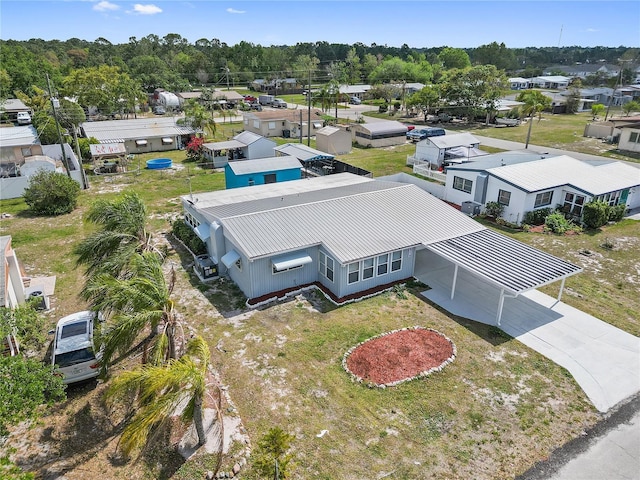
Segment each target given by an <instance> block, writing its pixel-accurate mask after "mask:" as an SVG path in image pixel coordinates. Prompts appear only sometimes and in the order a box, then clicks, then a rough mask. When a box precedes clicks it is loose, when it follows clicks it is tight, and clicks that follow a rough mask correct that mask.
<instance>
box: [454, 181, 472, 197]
mask: <svg viewBox="0 0 640 480" xmlns="http://www.w3.org/2000/svg"><path fill="white" fill-rule="evenodd" d="M472 187H473V182H472V181H471V180H468V179H466V178H462V177H453V188H454V189H455V190H460V191H462V192H465V193H471V188H472Z"/></svg>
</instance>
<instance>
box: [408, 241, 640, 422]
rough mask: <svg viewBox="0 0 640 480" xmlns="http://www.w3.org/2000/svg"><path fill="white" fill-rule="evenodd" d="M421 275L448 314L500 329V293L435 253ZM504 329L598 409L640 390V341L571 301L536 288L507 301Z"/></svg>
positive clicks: (426, 257) (424, 260) (425, 256)
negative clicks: (566, 376) (560, 370)
mask: <svg viewBox="0 0 640 480" xmlns="http://www.w3.org/2000/svg"><path fill="white" fill-rule="evenodd" d="M419 255H420V256H419V257H418V258H419V260H418V259H417V262H416V274H415V275H416V277H417V278H419V279H420V280H421V281H422V282H424V283H426V284H427V285H429V287H431V290H427V291H425V292H423V293H422V295H423V296H424V297H426V298H427V299H429V300H430V301H432V302H434V303H435V304H437V305H439V306H441V307H442V308H444V309H446V310H447V311H449V312H451V313H453V314H455V315H458V316H461V317H465V318H469V319H470V320H475V321H477V322H482V323H485V324H489V325H495V324H496V320H497V312H498V303H499V296H500V292H499V290H498V289H497V287H493V286H491V285H489V284H488V283H486V282H485V281H483V280H482V279H480V278H479V277H476V276H474V275H472V274H471V273H469V272H468V271H466V270H464V269H459V271H458V278H457V284H456V291H455V296H454V298H453V299H451V285H452V282H453V271H454V266H453V264H452V263H450V262H448V261H446V260H444V259H442V258H440V257H438V256H437V255H436V254H434V253H431V252H426V251H422V252H420V253H419ZM500 328H502V330H504V331H505V332H506V333H508V334H509V335H511V336H512V337H514V338H516V339H517V340H519V341H520V342H522V343H524V344H525V345H527V346H528V347H530V348H532V349H533V350H535V351H537V352H539V353H541V354H542V355H544V356H545V357H547V358H549V359H550V360H552V361H554V362H555V363H557V364H558V365H560V366H562V367H564V368H566V369H567V370H568V371H569V372H570V373H571V375H573V377H574V379H575V380H576V382H577V383H578V384H579V385H580V387H581V388H582V389H583V390H584V392H585V393H586V395H587V396H588V397H589V399H590V400H591V402H592V403H593V404H594V406H595V407H596V408H597V409H598V410H599V411H601V412H606V411H608V410H609V409H611V408H612V407H614V406H615V405H616V404H618V403H619V402H621V401H623V400H625V399H626V398H628V397H630V396H631V395H634V394H635V393H637V392H640V339H639V338H637V337H635V336H633V335H631V334H629V333H627V332H624V331H622V330H620V329H618V328H616V327H613V326H612V325H609V324H608V323H605V322H603V321H602V320H599V319H597V318H595V317H593V316H591V315H588V314H586V313H584V312H581V311H580V310H578V309H576V308H573V307H571V306H569V305H567V304H566V303H563V302H559V301H557V300H556V299H555V298H552V297H550V296H548V295H545V294H543V293H541V292H539V291H537V290H531V291H529V292H526V293H524V294H522V295H520V296H518V297H516V298H506V299H505V302H504V309H503V313H502V321H501V325H500Z"/></svg>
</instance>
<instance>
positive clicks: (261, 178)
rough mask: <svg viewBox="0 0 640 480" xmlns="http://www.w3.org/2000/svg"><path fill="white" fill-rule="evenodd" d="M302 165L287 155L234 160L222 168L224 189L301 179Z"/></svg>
mask: <svg viewBox="0 0 640 480" xmlns="http://www.w3.org/2000/svg"><path fill="white" fill-rule="evenodd" d="M301 171H302V164H301V163H300V161H298V159H297V158H295V157H291V156H289V155H283V156H280V157H268V158H258V159H256V160H236V161H232V162H229V163H227V164H226V165H225V167H224V180H225V185H226V188H239V187H251V186H253V185H265V184H268V183H280V182H287V181H290V180H299V179H300V178H301Z"/></svg>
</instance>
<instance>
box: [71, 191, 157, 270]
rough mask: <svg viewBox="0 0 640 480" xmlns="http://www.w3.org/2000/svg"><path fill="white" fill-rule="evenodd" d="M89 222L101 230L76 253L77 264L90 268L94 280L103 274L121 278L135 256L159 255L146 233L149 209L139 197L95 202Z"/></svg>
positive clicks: (124, 196) (125, 196)
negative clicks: (154, 253) (99, 274)
mask: <svg viewBox="0 0 640 480" xmlns="http://www.w3.org/2000/svg"><path fill="white" fill-rule="evenodd" d="M86 220H87V221H89V222H91V223H93V224H95V225H98V226H100V227H101V228H99V229H98V230H97V231H95V232H94V233H92V234H91V235H89V236H88V237H86V238H85V239H84V240H83V241H82V242H80V244H78V245H77V246H76V247H75V249H74V253H75V254H76V255H78V259H77V264H78V265H84V266H86V268H87V274H88V275H89V276H90V277H91V276H92V275H94V274H96V273H99V272H106V273H108V274H110V275H112V276H119V275H120V274H121V273H122V272H123V270H125V268H126V265H127V264H128V262H129V260H130V258H131V256H132V255H133V254H134V253H136V252H137V253H140V252H147V251H155V252H158V251H157V249H156V248H155V246H154V244H153V242H152V237H151V234H149V233H148V232H147V230H146V222H147V209H146V207H145V205H144V203H142V200H141V199H140V197H139V196H138V195H137V194H136V193H124V194H122V195H121V196H120V197H118V198H117V199H115V200H113V201H107V200H99V201H97V202H95V203H94V204H93V205H92V206H91V208H90V209H89V212H88V213H87V216H86Z"/></svg>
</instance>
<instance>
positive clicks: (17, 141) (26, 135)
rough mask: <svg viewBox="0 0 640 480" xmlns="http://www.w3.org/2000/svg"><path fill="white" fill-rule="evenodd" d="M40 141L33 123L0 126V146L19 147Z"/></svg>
mask: <svg viewBox="0 0 640 480" xmlns="http://www.w3.org/2000/svg"><path fill="white" fill-rule="evenodd" d="M38 143H40V141H39V140H38V132H37V131H36V129H35V128H34V127H33V125H24V126H21V127H7V128H0V146H2V147H19V146H23V145H24V146H26V145H35V144H38Z"/></svg>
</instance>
